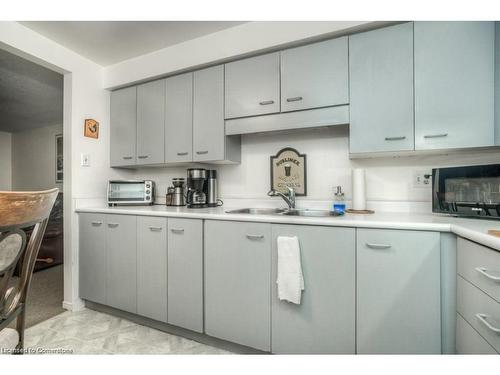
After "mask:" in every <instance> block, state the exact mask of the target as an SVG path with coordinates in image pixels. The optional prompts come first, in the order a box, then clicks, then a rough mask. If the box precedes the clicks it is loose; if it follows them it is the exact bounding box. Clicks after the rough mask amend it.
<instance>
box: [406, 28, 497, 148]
mask: <svg viewBox="0 0 500 375" xmlns="http://www.w3.org/2000/svg"><path fill="white" fill-rule="evenodd" d="M414 27H415V31H414V33H415V148H416V149H417V150H426V149H440V148H462V147H482V146H491V145H493V142H494V118H493V117H494V116H493V113H494V107H493V100H494V79H495V77H494V41H495V29H494V27H495V25H494V23H493V22H470V21H466V22H415V25H414Z"/></svg>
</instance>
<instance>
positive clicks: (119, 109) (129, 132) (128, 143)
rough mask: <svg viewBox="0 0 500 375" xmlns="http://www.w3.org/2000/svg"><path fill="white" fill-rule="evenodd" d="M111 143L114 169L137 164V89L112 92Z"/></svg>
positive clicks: (129, 88) (111, 161)
mask: <svg viewBox="0 0 500 375" xmlns="http://www.w3.org/2000/svg"><path fill="white" fill-rule="evenodd" d="M110 120H111V143H110V163H111V166H112V167H121V166H129V165H134V164H135V163H136V153H135V147H136V131H137V130H136V125H137V88H136V87H127V88H125V89H121V90H116V91H113V92H111V114H110Z"/></svg>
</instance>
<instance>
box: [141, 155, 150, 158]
mask: <svg viewBox="0 0 500 375" xmlns="http://www.w3.org/2000/svg"><path fill="white" fill-rule="evenodd" d="M148 157H149V156H148V155H139V156H138V158H139V159H147V158H148Z"/></svg>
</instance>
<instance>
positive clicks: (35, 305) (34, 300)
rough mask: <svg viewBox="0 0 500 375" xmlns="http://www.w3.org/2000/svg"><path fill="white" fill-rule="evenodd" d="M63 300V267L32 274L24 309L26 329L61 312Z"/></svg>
mask: <svg viewBox="0 0 500 375" xmlns="http://www.w3.org/2000/svg"><path fill="white" fill-rule="evenodd" d="M63 299H64V277H63V265H62V264H61V265H59V266H54V267H51V268H47V269H45V270H42V271H39V272H36V273H34V274H33V279H32V280H31V287H30V291H29V294H28V306H27V308H26V327H31V326H34V325H35V324H38V323H40V322H43V321H44V320H47V319H50V318H52V317H53V316H56V315H58V314H60V313H62V312H64V309H63V308H62V301H63Z"/></svg>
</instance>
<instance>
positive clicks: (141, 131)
mask: <svg viewBox="0 0 500 375" xmlns="http://www.w3.org/2000/svg"><path fill="white" fill-rule="evenodd" d="M164 162H165V80H160V81H154V82H148V83H145V84H143V85H139V86H137V164H146V165H148V164H159V163H164Z"/></svg>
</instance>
